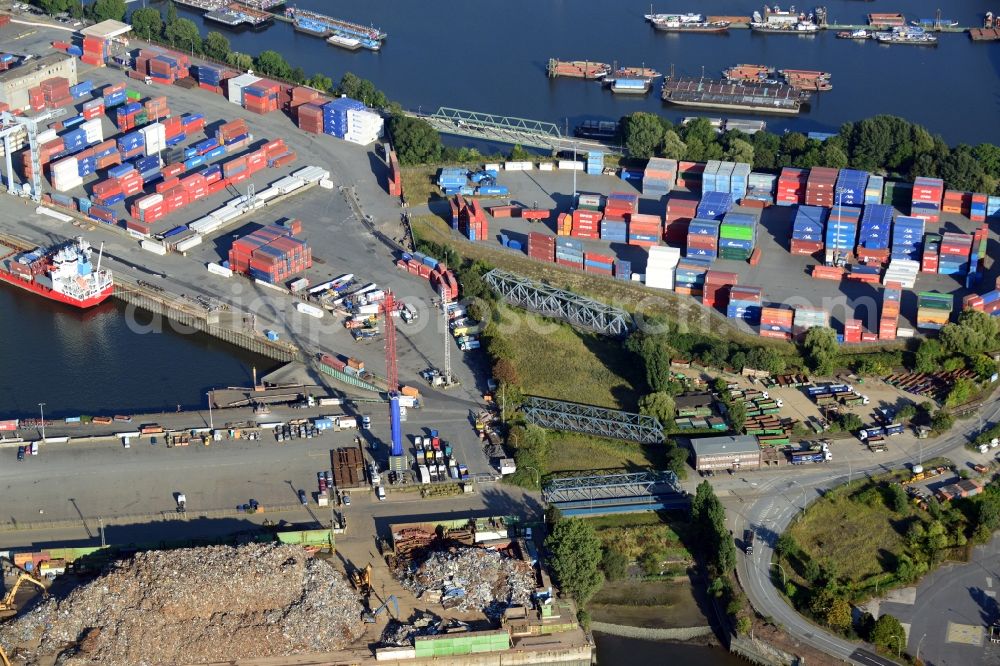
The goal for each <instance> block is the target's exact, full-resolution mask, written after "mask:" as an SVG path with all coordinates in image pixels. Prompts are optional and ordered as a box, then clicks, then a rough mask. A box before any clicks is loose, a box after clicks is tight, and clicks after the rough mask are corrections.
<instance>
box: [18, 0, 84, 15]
mask: <svg viewBox="0 0 1000 666" xmlns="http://www.w3.org/2000/svg"><path fill="white" fill-rule="evenodd" d="M29 2H30V3H31V4H32V5H34V6H35V7H38V8H39V9H41V10H42V11H43V12H45V13H46V14H52V15H55V14H62V13H63V12H67V13H68V14H69V15H70V16H72V17H73V18H82V17H83V16H84V10H83V5H82V4H81V3H80V0H29Z"/></svg>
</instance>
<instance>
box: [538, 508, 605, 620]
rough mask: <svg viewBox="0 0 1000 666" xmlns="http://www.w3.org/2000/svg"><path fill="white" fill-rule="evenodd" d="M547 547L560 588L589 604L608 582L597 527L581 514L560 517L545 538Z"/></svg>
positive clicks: (550, 563) (577, 600)
mask: <svg viewBox="0 0 1000 666" xmlns="http://www.w3.org/2000/svg"><path fill="white" fill-rule="evenodd" d="M545 547H546V548H547V549H548V551H549V565H550V567H551V569H552V573H553V574H554V575H555V580H556V583H557V584H558V585H559V587H560V589H561V590H562V591H563V593H564V594H568V595H569V596H571V597H572V598H573V599H574V600H575V601H576V603H577V604H579V605H580V606H581V607H582V606H584V605H586V603H587V602H588V601H589V600H590V598H591V597H592V596H594V593H596V592H597V591H598V590H599V589H601V584H602V583H603V582H604V577H603V576H602V575H601V571H600V569H599V568H598V567H599V564H600V562H601V540H600V539H598V538H597V534H596V533H595V532H594V528H593V527H592V526H591V525H590V524H589V523H587V522H586V521H584V520H581V519H579V518H565V519H562V520H559V521H558V522H556V524H555V525H554V526H553V527H552V532H551V533H550V534H549V536H548V538H546V539H545Z"/></svg>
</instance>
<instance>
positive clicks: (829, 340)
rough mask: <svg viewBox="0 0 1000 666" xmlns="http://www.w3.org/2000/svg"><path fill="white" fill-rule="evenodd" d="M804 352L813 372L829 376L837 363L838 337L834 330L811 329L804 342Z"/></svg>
mask: <svg viewBox="0 0 1000 666" xmlns="http://www.w3.org/2000/svg"><path fill="white" fill-rule="evenodd" d="M802 351H803V355H804V356H805V358H806V362H807V363H808V364H809V367H810V369H812V371H813V372H815V373H816V374H818V375H829V374H831V373H832V372H833V370H834V368H835V366H836V363H837V353H838V348H837V336H836V334H835V333H834V332H833V329H832V328H824V327H818V326H817V327H814V328H810V329H809V330H808V331H806V336H805V339H804V340H803V341H802Z"/></svg>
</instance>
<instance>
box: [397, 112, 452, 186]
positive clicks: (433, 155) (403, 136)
mask: <svg viewBox="0 0 1000 666" xmlns="http://www.w3.org/2000/svg"><path fill="white" fill-rule="evenodd" d="M389 132H391V133H392V136H393V137H394V138H395V146H396V155H397V156H398V157H399V163H400V165H402V166H410V165H414V164H427V163H433V162H437V161H439V160H440V159H441V153H442V151H443V150H444V146H443V145H442V144H441V135H440V134H438V132H437V130H435V129H434V128H433V127H431V126H430V125H429V124H427V122H425V121H423V120H420V119H419V118H407V117H406V116H393V117H392V118H390V119H389ZM406 193H407V196H411V195H410V190H409V189H407V190H406ZM414 194H417V193H414ZM411 198H412V197H411ZM412 200H413V201H422V198H421V197H420V196H419V195H418V196H417V197H416V198H412Z"/></svg>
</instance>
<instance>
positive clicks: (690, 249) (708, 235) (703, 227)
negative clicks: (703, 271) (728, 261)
mask: <svg viewBox="0 0 1000 666" xmlns="http://www.w3.org/2000/svg"><path fill="white" fill-rule="evenodd" d="M720 226H721V223H720V222H719V221H717V220H703V219H700V218H695V219H693V220H691V224H689V225H688V236H687V243H686V245H687V250H686V252H685V254H684V256H686V257H696V258H699V259H709V260H712V259H715V258H717V257H718V256H719V227H720Z"/></svg>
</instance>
